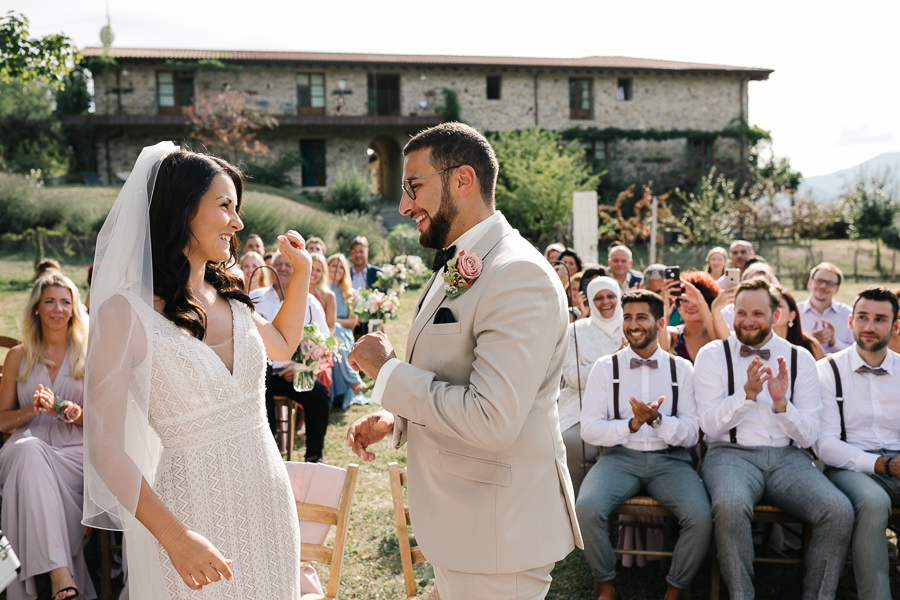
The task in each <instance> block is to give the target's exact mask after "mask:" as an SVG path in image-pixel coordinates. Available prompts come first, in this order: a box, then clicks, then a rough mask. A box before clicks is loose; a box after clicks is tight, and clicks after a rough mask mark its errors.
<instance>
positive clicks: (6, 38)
mask: <svg viewBox="0 0 900 600" xmlns="http://www.w3.org/2000/svg"><path fill="white" fill-rule="evenodd" d="M80 60H81V53H80V52H79V51H78V49H77V48H75V46H73V45H72V40H70V39H69V38H68V37H67V36H65V35H62V34H53V35H48V36H45V37H42V38H32V37H31V36H30V34H29V32H28V19H27V18H26V17H25V15H22V14H16V13H15V12H13V11H9V12H8V13H6V16H5V17H4V18H3V19H2V20H0V82H2V83H10V82H11V81H12V80H19V81H21V82H23V83H27V82H30V81H34V80H38V81H44V82H46V83H48V84H50V85H51V86H53V87H59V86H60V85H61V83H62V80H63V78H64V77H65V76H66V75H67V74H68V73H69V71H71V70H72V67H74V66H75V64H76V63H77V62H78V61H80Z"/></svg>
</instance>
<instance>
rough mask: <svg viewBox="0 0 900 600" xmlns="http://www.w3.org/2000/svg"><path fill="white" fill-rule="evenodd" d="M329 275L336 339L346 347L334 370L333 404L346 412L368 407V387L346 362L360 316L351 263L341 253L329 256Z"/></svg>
mask: <svg viewBox="0 0 900 600" xmlns="http://www.w3.org/2000/svg"><path fill="white" fill-rule="evenodd" d="M328 275H329V278H330V280H331V290H332V291H333V292H334V301H335V319H334V320H335V324H334V337H335V338H337V339H338V340H340V341H341V342H343V343H344V349H343V350H342V352H341V354H342V358H343V360H341V361H340V362H338V363H337V364H335V365H334V368H333V369H332V370H331V378H332V382H331V404H332V406H334V407H335V408H339V409H341V410H347V408H348V407H349V406H350V404H352V403H353V402H357V403H358V404H365V403H366V401H365V398H364V397H363V396H362V393H363V391H365V389H366V384H365V383H363V381H362V379H361V378H360V376H359V371H354V370H353V369H351V368H350V363H349V362H348V361H347V355H348V354H349V353H350V347H351V346H352V345H353V328H354V327H356V326H357V324H359V316H357V315H356V314H354V313H353V312H352V310H351V304H352V303H353V284H352V283H351V282H350V263H348V262H347V257H346V256H344V255H343V254H340V253H338V254H332V255H331V256H329V257H328Z"/></svg>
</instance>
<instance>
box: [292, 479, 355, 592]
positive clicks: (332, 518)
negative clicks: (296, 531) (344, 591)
mask: <svg viewBox="0 0 900 600" xmlns="http://www.w3.org/2000/svg"><path fill="white" fill-rule="evenodd" d="M285 466H286V467H287V468H288V473H289V475H290V477H291V486H292V488H293V489H294V498H295V499H296V500H297V518H298V519H299V520H300V529H301V539H300V541H301V544H300V560H302V561H308V562H317V563H323V564H327V565H328V566H329V569H328V584H327V586H326V589H325V594H324V595H318V594H304V595H303V598H304V600H307V599H309V600H312V599H317V600H335V599H336V598H337V597H338V588H339V587H340V583H341V567H342V565H343V562H344V547H345V545H346V542H347V528H348V526H349V525H350V507H351V506H352V504H353V494H354V492H355V491H356V479H357V476H358V475H359V466H358V465H354V464H351V465H348V466H347V468H346V469H341V468H339V467H333V466H330V465H325V464H322V463H296V462H294V463H292V462H286V463H285ZM338 471H342V472H343V483H342V485H340V487H338V484H340V483H341V482H340V481H339V479H338V480H335V479H334V476H335V473H336V472H338ZM319 473H322V474H323V476H324V477H326V478H328V479H329V481H330V483H331V485H328V486H319V485H317V484H316V483H315V479H316V477H317V474H319ZM300 481H302V482H306V483H307V485H306V486H305V487H306V489H298V488H299V487H304V486H302V484H300V483H299V482H300ZM323 488H332V489H323ZM336 489H339V490H340V492H339V493H332V490H336ZM321 502H325V503H327V504H322V503H321ZM332 528H333V531H334V540H333V542H332V545H330V546H329V545H327V544H326V543H325V540H326V538H327V537H328V534H329V533H330V532H331V531H332Z"/></svg>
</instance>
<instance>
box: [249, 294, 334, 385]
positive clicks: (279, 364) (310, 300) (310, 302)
mask: <svg viewBox="0 0 900 600" xmlns="http://www.w3.org/2000/svg"><path fill="white" fill-rule="evenodd" d="M250 299H251V300H252V301H253V307H254V309H255V310H256V312H257V313H259V316H261V317H262V318H263V319H265V320H267V321H269V322H272V319H274V318H275V316H276V315H277V314H278V311H279V310H281V305H282V304H284V301H283V300H282V299H281V298H279V297H278V293H277V292H276V291H275V288H274V287H273V286H271V285H270V286H267V287H264V288H256V289H255V290H252V291H251V292H250ZM309 323H313V324H314V325H315V326H316V329H318V330H319V333H320V334H321V335H322V336H323V337H328V336H329V335H331V333H330V331H329V329H328V321H326V320H325V309H324V308H322V303H321V302H319V301H318V300H317V299H316V297H315V296H313V295H312V294H307V296H306V316H305V317H304V319H303V325H304V326H306V325H308V324H309ZM290 362H291V361H289V360H275V361H272V368H273V369H274V370H275V371H280V370H281V369H283V368H285V367H286V366H287V365H288V364H290Z"/></svg>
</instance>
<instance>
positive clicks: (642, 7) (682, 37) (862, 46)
mask: <svg viewBox="0 0 900 600" xmlns="http://www.w3.org/2000/svg"><path fill="white" fill-rule="evenodd" d="M10 10H14V11H16V12H20V13H23V14H24V15H25V16H26V17H28V19H29V21H30V29H31V34H32V36H43V35H47V34H50V33H64V34H66V35H68V36H69V37H70V38H71V39H72V40H73V42H74V43H75V45H76V46H78V47H79V48H82V47H86V46H98V45H100V34H99V32H100V28H101V27H102V26H103V25H104V24H105V23H106V17H107V13H108V14H109V17H110V20H111V23H112V29H113V33H114V36H115V39H114V41H113V45H114V46H120V47H146V48H207V49H227V50H283V51H318V52H362V53H385V54H391V53H399V54H451V55H476V56H528V57H585V56H630V57H637V58H655V59H664V60H676V61H689V62H701V63H710V64H720V65H733V66H742V67H757V68H767V69H774V73H772V75H771V76H770V77H769V79H768V80H766V81H753V82H750V86H749V89H750V92H749V98H750V100H749V101H750V111H749V117H750V118H749V120H750V124H751V125H756V126H759V127H761V128H763V129H765V130H767V131H769V132H770V133H771V135H772V139H773V143H772V151H773V152H774V154H775V155H776V156H778V157H784V158H788V159H790V162H791V166H792V167H793V168H794V169H797V170H799V171H801V172H802V173H803V175H804V176H806V177H811V176H815V175H825V174H829V173H832V172H834V171H838V170H841V169H846V168H851V167H854V166H856V165H858V164H860V163H862V162H864V161H866V160H868V159H870V158H873V157H875V156H877V155H879V154H882V153H884V152H895V151H900V110H898V98H900V64H898V63H900V50H898V45H897V25H898V23H900V2H898V1H897V0H858V1H856V2H853V3H850V2H847V0H810V1H807V0H748V1H743V2H737V1H734V0H680V1H677V2H673V1H672V0H626V1H624V2H623V1H622V0H615V1H610V0H593V1H586V0H568V1H564V2H559V3H554V2H550V3H548V4H546V5H545V4H542V3H540V2H532V3H531V4H530V5H529V4H527V3H526V2H515V3H514V2H498V1H496V0H494V1H491V0H456V1H453V2H440V3H438V2H409V1H407V0H402V1H401V0H387V1H385V2H381V3H378V2H372V1H371V0H319V1H317V2H310V0H300V1H299V2H298V1H293V2H289V1H285V0H280V1H279V0H254V1H253V2H248V1H246V0H244V1H240V2H238V1H236V0H219V1H217V2H207V1H203V2H200V1H192V0H177V1H176V0H153V1H141V0H0V14H6V13H7V12H8V11H10ZM672 127H673V128H677V127H678V124H677V123H673V124H672Z"/></svg>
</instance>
